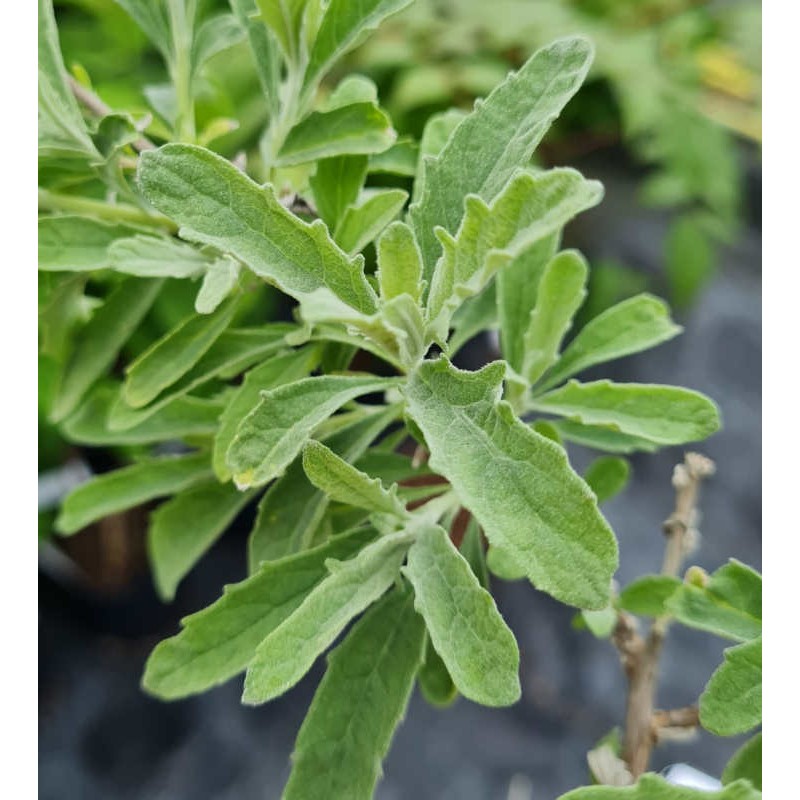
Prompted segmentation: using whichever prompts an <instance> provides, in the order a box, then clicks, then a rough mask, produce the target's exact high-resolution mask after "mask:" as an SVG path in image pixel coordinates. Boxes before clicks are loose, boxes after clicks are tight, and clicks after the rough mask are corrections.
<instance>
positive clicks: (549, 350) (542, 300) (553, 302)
mask: <svg viewBox="0 0 800 800" xmlns="http://www.w3.org/2000/svg"><path fill="white" fill-rule="evenodd" d="M588 276H589V267H588V265H587V264H586V261H585V260H584V258H583V256H581V254H580V253H578V252H577V251H575V250H565V251H564V252H563V253H559V254H558V255H557V256H556V257H555V258H553V259H552V260H551V261H550V262H549V263H548V264H547V266H546V267H545V268H544V271H543V272H542V277H541V279H540V280H539V283H538V287H537V293H536V305H535V306H534V307H533V310H532V311H531V314H530V320H529V322H528V327H527V329H526V330H525V335H524V348H525V355H524V357H523V364H522V374H523V377H525V378H526V379H527V380H528V381H529V382H530V383H535V382H536V381H537V380H538V379H539V378H540V376H541V375H542V374H543V373H544V372H545V370H546V369H547V368H548V367H549V366H550V365H551V364H553V362H555V360H556V359H557V358H558V351H559V350H560V349H561V342H562V341H563V339H564V336H566V333H567V331H568V330H569V329H570V327H571V326H572V318H573V317H574V316H575V314H576V312H577V311H578V309H579V308H580V307H581V304H582V303H583V300H584V298H585V297H586V279H587V278H588Z"/></svg>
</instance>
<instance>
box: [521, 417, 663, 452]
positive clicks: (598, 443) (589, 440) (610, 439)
mask: <svg viewBox="0 0 800 800" xmlns="http://www.w3.org/2000/svg"><path fill="white" fill-rule="evenodd" d="M538 424H539V423H537V425H538ZM547 424H548V426H549V427H550V428H551V429H552V430H553V431H555V433H556V434H557V435H558V436H560V437H561V438H563V439H566V440H567V441H568V442H575V444H580V445H583V446H584V447H591V448H593V449H595V450H605V451H606V452H607V453H637V452H644V453H654V452H655V451H656V450H658V448H659V445H658V444H656V443H655V442H651V441H650V440H649V439H643V438H642V437H641V436H630V435H629V434H627V433H620V431H619V430H618V429H617V428H616V427H615V426H613V425H583V424H581V423H580V422H575V421H573V420H567V419H559V420H548V422H547Z"/></svg>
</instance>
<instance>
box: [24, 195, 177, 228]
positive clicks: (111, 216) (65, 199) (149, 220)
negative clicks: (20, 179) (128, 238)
mask: <svg viewBox="0 0 800 800" xmlns="http://www.w3.org/2000/svg"><path fill="white" fill-rule="evenodd" d="M39 209H40V210H42V211H65V212H68V213H74V214H86V215H87V216H90V217H98V218H99V219H103V220H108V221H109V222H130V223H133V224H134V225H146V226H148V227H151V228H159V229H161V230H166V231H169V232H170V233H177V231H178V226H177V225H176V224H175V223H174V222H173V221H172V220H171V219H167V217H163V216H161V215H160V214H149V213H148V212H147V211H143V210H142V209H141V208H136V206H129V205H127V204H125V203H114V204H112V203H105V202H103V201H102V200H93V199H91V198H88V197H76V196H75V195H69V194H56V193H55V192H49V191H47V189H39Z"/></svg>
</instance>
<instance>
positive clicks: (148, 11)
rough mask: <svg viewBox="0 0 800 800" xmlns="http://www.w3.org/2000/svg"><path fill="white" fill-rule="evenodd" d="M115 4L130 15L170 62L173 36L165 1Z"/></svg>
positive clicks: (128, 0) (120, 1)
mask: <svg viewBox="0 0 800 800" xmlns="http://www.w3.org/2000/svg"><path fill="white" fill-rule="evenodd" d="M115 2H116V3H117V5H120V6H122V7H123V8H124V9H125V11H127V12H128V14H130V16H131V17H132V18H133V21H134V22H135V23H136V24H137V25H138V26H139V27H140V28H141V29H142V30H143V31H144V33H145V35H146V36H147V38H148V39H149V40H150V41H151V42H152V43H153V44H154V45H155V46H156V48H158V50H159V51H160V52H161V55H162V56H164V58H165V59H167V60H169V58H170V57H171V51H172V43H171V42H172V36H171V34H170V29H169V18H168V16H167V8H166V3H164V2H163V0H115Z"/></svg>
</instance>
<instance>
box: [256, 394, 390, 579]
mask: <svg viewBox="0 0 800 800" xmlns="http://www.w3.org/2000/svg"><path fill="white" fill-rule="evenodd" d="M397 414H398V410H397V407H396V406H388V407H386V408H384V409H379V410H378V411H377V412H376V413H372V414H369V415H368V416H367V417H365V418H363V419H360V420H357V421H356V422H355V423H354V424H351V425H349V426H347V427H345V428H344V429H343V430H340V431H338V432H337V433H334V434H333V435H332V436H330V437H329V438H328V439H326V443H327V445H328V447H330V449H331V450H333V452H334V453H337V454H338V455H339V456H341V457H342V458H343V459H344V460H345V461H347V462H353V461H357V459H359V458H360V457H361V456H362V455H363V454H364V452H365V451H366V449H367V448H368V447H369V445H370V444H371V443H372V441H373V440H374V439H375V437H376V436H379V435H380V433H381V431H383V430H384V428H386V426H387V425H389V424H390V423H391V422H393V421H394V420H395V419H396V418H397ZM357 463H359V464H361V462H360V461H357ZM371 466H373V467H374V464H371ZM365 468H367V467H366V466H362V467H361V469H365ZM328 505H329V499H328V497H327V495H326V494H325V493H324V492H321V491H320V490H319V489H317V487H316V486H314V485H313V484H312V483H311V482H310V481H309V480H308V478H307V477H306V474H305V471H304V470H303V463H302V458H297V459H295V460H294V461H293V462H292V463H291V464H290V465H289V466H288V467H287V469H286V472H285V473H284V474H283V475H282V476H281V477H280V478H278V479H277V480H276V481H275V483H273V484H272V486H270V488H269V489H268V490H267V492H266V494H264V496H263V498H262V499H261V502H260V503H259V505H258V516H257V517H256V522H255V525H254V526H253V530H252V531H251V533H250V540H249V543H248V563H249V565H250V571H251V572H253V571H255V570H256V569H257V568H258V565H259V564H260V563H261V562H262V561H271V560H273V559H276V558H282V557H284V556H286V555H289V554H291V553H296V552H298V551H300V550H304V549H305V548H307V547H309V546H310V544H311V542H312V540H313V536H314V534H315V533H316V531H317V529H318V527H319V524H320V521H321V520H322V518H323V516H324V514H325V512H326V510H327V509H328Z"/></svg>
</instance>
